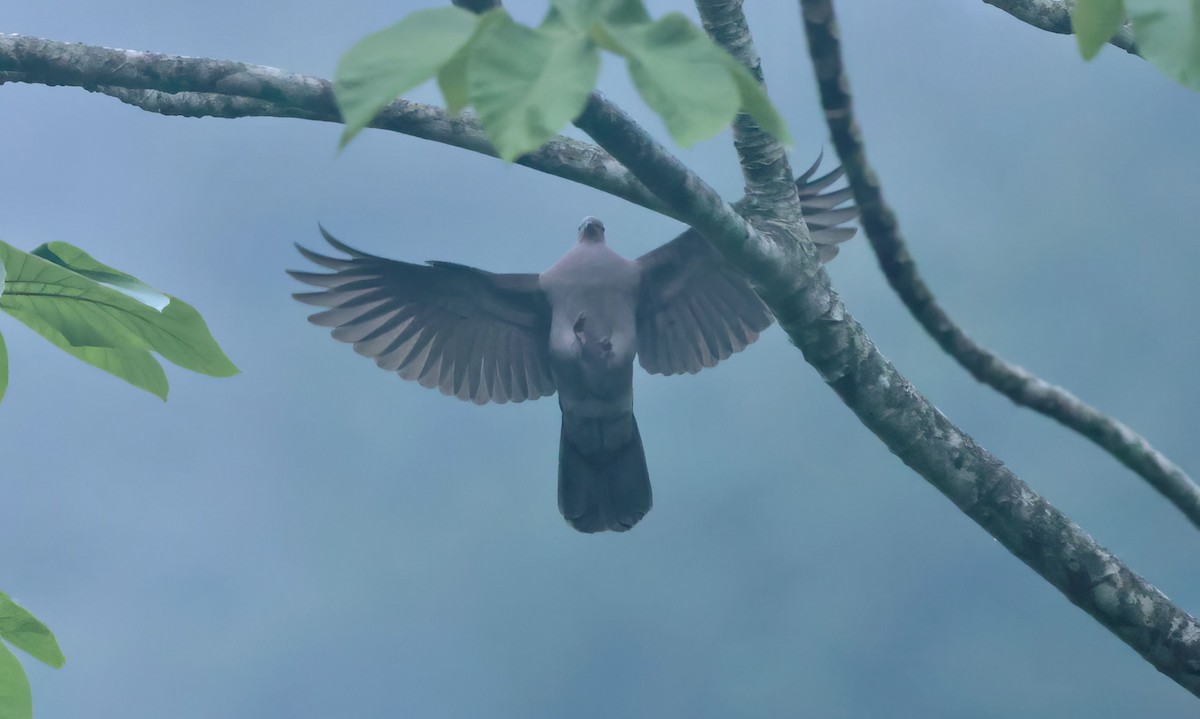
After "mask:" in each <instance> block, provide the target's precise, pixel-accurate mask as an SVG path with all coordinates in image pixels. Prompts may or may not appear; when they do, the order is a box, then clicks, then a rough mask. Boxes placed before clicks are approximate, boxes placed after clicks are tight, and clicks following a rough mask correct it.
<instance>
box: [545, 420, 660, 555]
mask: <svg viewBox="0 0 1200 719" xmlns="http://www.w3.org/2000/svg"><path fill="white" fill-rule="evenodd" d="M568 425H570V426H568ZM651 503H652V498H651V493H650V474H649V472H647V471H646V453H645V451H644V450H643V449H642V436H641V434H639V433H638V427H637V420H636V419H634V418H633V415H632V414H630V415H628V416H626V417H621V418H618V419H613V418H606V419H592V418H587V419H582V418H578V417H570V416H568V415H567V414H565V413H564V415H563V428H562V439H561V440H560V443H559V447H558V508H559V510H560V511H561V512H562V514H563V517H565V518H566V520H567V523H568V524H570V525H571V526H572V527H574V528H575V529H578V530H579V531H581V532H603V531H606V530H612V531H614V532H624V531H625V530H627V529H630V528H631V527H633V525H635V524H637V523H638V521H639V520H640V519H641V518H642V517H644V516H646V512H649V511H650V505H651Z"/></svg>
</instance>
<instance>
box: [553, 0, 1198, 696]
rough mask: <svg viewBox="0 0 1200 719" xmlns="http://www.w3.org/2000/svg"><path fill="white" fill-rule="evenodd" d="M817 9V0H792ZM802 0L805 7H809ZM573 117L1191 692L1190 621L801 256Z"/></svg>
mask: <svg viewBox="0 0 1200 719" xmlns="http://www.w3.org/2000/svg"><path fill="white" fill-rule="evenodd" d="M804 5H805V7H806V15H807V14H815V18H814V19H817V18H819V17H820V16H821V15H822V14H823V15H824V16H826V17H827V16H828V14H829V10H830V9H829V6H828V3H819V4H816V3H809V2H805V3H804ZM810 6H813V7H811V8H810ZM576 124H577V125H578V126H579V127H580V128H582V129H583V130H584V131H585V132H587V133H588V134H589V135H590V136H591V137H592V139H594V140H596V142H597V143H598V144H599V145H600V146H601V147H603V148H605V149H606V150H608V151H609V152H610V153H611V154H612V155H613V156H614V157H616V158H617V159H618V160H620V161H621V162H622V163H623V164H624V165H625V166H626V167H628V168H629V169H630V171H632V172H633V173H634V174H635V175H636V176H637V177H638V178H639V179H640V180H641V181H642V182H643V183H644V184H645V185H646V186H647V187H649V188H650V189H651V190H652V191H654V192H655V193H656V194H658V195H659V197H661V198H662V199H663V200H664V201H666V202H668V203H669V204H671V205H672V206H673V207H675V209H676V210H677V211H678V212H679V214H680V215H681V216H682V217H683V218H684V221H685V222H687V223H688V224H689V225H691V226H693V227H695V228H696V229H697V230H699V231H700V232H701V233H702V234H704V236H705V237H706V238H708V240H709V241H710V242H712V243H713V244H714V245H715V246H716V247H717V248H718V249H719V250H720V251H721V252H722V253H723V254H724V255H725V256H726V257H727V258H728V259H729V260H730V261H731V262H733V263H734V264H735V265H737V266H738V267H739V268H740V269H741V270H742V271H743V272H745V273H746V274H747V275H748V276H749V277H751V278H752V279H753V280H755V282H756V283H757V285H758V286H759V288H760V291H761V292H762V295H763V299H764V300H765V301H766V302H767V304H768V306H769V307H770V308H771V311H772V312H773V313H774V314H775V317H776V319H778V321H779V323H780V325H781V326H782V327H783V329H784V330H785V331H786V332H787V333H788V336H789V337H790V338H791V339H792V341H793V342H794V343H795V344H796V346H798V347H799V348H800V349H801V351H802V352H803V353H804V357H805V359H806V360H807V361H808V362H809V363H810V364H812V365H813V366H814V367H815V368H816V369H817V371H818V372H820V374H821V377H822V378H823V379H824V380H825V381H826V382H827V383H828V384H829V385H830V387H832V388H833V389H834V391H835V392H837V393H838V395H839V396H840V397H841V398H842V400H843V401H844V402H845V403H846V404H847V406H849V407H850V408H851V409H852V410H853V411H854V412H855V414H856V415H858V417H859V419H860V420H861V421H862V422H863V424H864V425H866V426H867V427H868V428H869V429H870V430H871V431H872V432H874V433H875V434H876V435H877V436H878V437H879V438H880V439H881V440H883V442H884V443H885V444H886V445H887V446H888V448H889V449H891V451H892V452H893V453H895V454H896V455H897V456H899V457H900V459H901V460H903V461H904V463H905V464H907V465H908V466H910V467H912V468H913V469H914V470H916V471H917V472H918V473H919V474H920V475H921V476H923V477H924V478H925V479H927V480H928V481H929V482H930V483H931V484H933V485H934V486H935V487H936V488H937V489H938V490H939V491H941V492H942V493H943V494H945V495H946V496H947V497H948V498H950V500H951V501H953V502H954V503H955V504H956V505H957V506H958V507H959V508H960V509H961V510H962V511H963V512H964V513H965V514H967V516H969V517H971V518H972V519H973V520H975V521H976V522H977V523H978V524H979V525H980V526H982V527H983V528H984V529H985V530H987V532H988V533H989V534H991V535H992V536H994V537H995V538H996V539H997V540H999V541H1000V542H1001V543H1002V544H1003V545H1004V546H1005V547H1007V548H1008V549H1009V551H1011V552H1012V553H1013V554H1015V555H1016V556H1017V557H1018V558H1020V559H1021V560H1022V561H1023V562H1025V563H1026V564H1027V565H1029V566H1030V567H1031V568H1033V569H1034V570H1035V571H1037V572H1038V573H1039V574H1040V575H1042V577H1044V578H1045V579H1046V580H1047V581H1049V582H1050V583H1051V584H1053V585H1054V586H1055V587H1056V588H1057V589H1058V590H1059V591H1061V592H1062V593H1063V594H1064V595H1066V596H1067V598H1068V599H1070V600H1071V601H1072V602H1074V603H1075V604H1076V605H1078V606H1079V607H1081V608H1083V609H1084V610H1085V611H1087V612H1088V613H1089V614H1091V615H1092V616H1093V617H1095V618H1096V619H1097V620H1099V621H1100V622H1101V624H1103V625H1104V626H1105V627H1107V628H1108V629H1109V630H1110V631H1112V632H1113V633H1114V634H1116V635H1117V636H1119V637H1120V638H1121V639H1122V640H1123V641H1125V642H1126V643H1127V644H1129V645H1130V646H1131V647H1133V648H1134V649H1135V650H1137V651H1138V652H1139V653H1141V654H1142V656H1144V657H1145V658H1146V659H1147V660H1149V661H1150V662H1151V663H1153V664H1154V666H1156V667H1158V668H1159V670H1160V671H1162V672H1164V673H1166V674H1167V675H1168V676H1170V677H1171V678H1173V679H1175V681H1177V682H1179V683H1180V684H1181V685H1183V686H1184V687H1185V688H1187V689H1188V690H1189V691H1191V692H1193V693H1196V694H1200V625H1198V624H1197V622H1196V620H1195V619H1193V618H1192V617H1191V616H1189V615H1188V614H1187V613H1186V612H1184V611H1182V610H1181V609H1179V608H1178V607H1176V606H1175V605H1174V604H1172V603H1171V601H1170V600H1169V599H1167V598H1166V597H1165V596H1164V595H1163V594H1162V592H1160V591H1158V590H1157V589H1155V588H1154V587H1153V586H1151V585H1150V584H1149V583H1147V582H1146V581H1145V580H1144V579H1142V578H1141V577H1139V576H1137V575H1136V574H1134V573H1133V572H1132V571H1130V570H1129V568H1128V567H1126V566H1125V565H1124V564H1122V563H1121V561H1120V560H1119V559H1117V558H1116V557H1115V556H1113V555H1112V554H1111V553H1110V552H1108V551H1107V550H1105V549H1104V548H1103V547H1101V546H1100V545H1098V544H1097V543H1096V541H1095V540H1094V539H1092V538H1091V537H1090V536H1088V535H1087V534H1086V533H1085V532H1084V531H1083V530H1081V529H1080V528H1079V527H1078V526H1076V525H1075V524H1074V523H1072V522H1071V521H1070V520H1069V519H1068V518H1067V517H1066V516H1064V515H1063V514H1062V513H1061V512H1059V511H1058V510H1057V509H1055V508H1054V507H1053V506H1052V505H1050V504H1049V503H1048V502H1047V501H1046V500H1045V499H1043V498H1042V497H1041V496H1039V495H1038V494H1037V493H1036V492H1034V491H1033V490H1032V489H1030V488H1029V486H1028V485H1026V484H1025V483H1024V482H1022V481H1021V480H1020V479H1018V478H1017V477H1016V476H1015V475H1014V474H1013V473H1012V472H1011V471H1009V470H1008V469H1007V468H1006V467H1004V465H1003V463H1002V462H1001V461H1000V460H998V459H997V458H995V457H994V456H992V455H991V454H989V453H988V452H986V451H985V450H984V449H982V448H981V447H979V446H978V445H976V444H975V442H974V441H973V440H972V439H971V438H970V437H969V436H967V435H966V434H964V433H963V432H962V431H961V430H959V429H958V428H957V427H955V426H954V425H953V424H951V423H950V421H949V420H948V419H946V417H945V416H943V415H942V414H941V413H940V412H938V411H937V409H935V408H934V407H933V405H931V404H930V403H929V402H928V401H927V400H926V399H925V398H924V397H922V396H921V395H920V393H918V392H917V390H916V388H914V387H913V386H912V385H911V384H909V382H908V380H906V379H905V378H904V377H903V376H902V375H901V374H900V373H899V372H897V371H896V369H895V367H893V366H892V365H891V364H890V363H888V361H887V360H886V359H884V358H883V356H882V355H881V354H880V353H879V351H878V350H877V349H876V348H875V346H874V345H873V344H872V343H871V340H870V338H868V337H867V335H866V333H865V332H864V331H863V329H862V327H861V326H860V325H859V324H858V323H857V322H855V321H854V320H853V318H851V317H850V315H849V313H848V312H847V311H846V308H845V307H844V306H843V305H842V302H841V299H840V298H839V297H838V296H837V294H836V293H835V292H834V291H833V289H832V288H831V287H830V284H829V277H828V275H827V274H826V273H825V271H824V270H822V269H820V267H819V266H818V267H817V268H816V270H815V272H813V268H812V263H811V258H810V257H808V256H807V255H806V253H802V252H797V251H796V250H795V248H794V247H791V246H790V244H791V243H787V244H784V245H779V244H776V243H775V242H773V241H771V240H770V239H769V238H767V237H764V236H763V235H762V234H760V233H759V232H758V231H757V230H756V229H755V228H752V227H749V226H747V224H746V223H745V222H744V221H743V220H742V218H741V217H739V216H738V215H737V213H736V212H734V211H733V209H732V208H731V207H729V206H728V205H726V204H725V203H723V202H721V201H720V198H719V197H718V196H717V194H716V192H715V191H713V190H712V188H710V187H708V186H707V185H706V184H705V183H704V181H703V180H701V179H700V178H699V177H697V176H696V175H695V174H694V173H692V172H691V171H690V170H688V169H687V168H686V167H684V166H683V165H682V164H681V163H680V162H679V161H678V160H677V159H676V158H674V157H672V156H671V155H670V153H668V152H667V151H666V150H665V149H663V148H662V147H661V146H659V145H658V144H657V143H655V142H654V140H653V139H652V138H650V137H649V135H647V134H646V133H645V131H644V130H642V129H641V128H640V127H638V126H637V124H636V123H634V122H633V121H632V120H631V119H629V117H628V116H626V115H624V114H623V113H622V112H620V110H618V109H616V108H614V107H612V106H611V105H609V104H608V103H605V102H604V101H602V100H601V99H600V98H598V97H596V96H593V97H592V98H591V99H590V100H589V102H588V104H587V106H586V108H585V109H584V112H583V114H582V115H580V117H579V118H578V119H577V120H576Z"/></svg>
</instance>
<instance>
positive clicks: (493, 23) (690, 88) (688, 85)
mask: <svg viewBox="0 0 1200 719" xmlns="http://www.w3.org/2000/svg"><path fill="white" fill-rule="evenodd" d="M602 50H604V51H608V52H610V53H612V54H614V55H616V56H618V57H620V58H622V59H623V60H624V61H625V63H626V66H627V67H628V69H629V74H630V76H631V77H632V79H633V83H634V85H635V87H636V88H637V90H638V92H639V93H640V94H641V96H642V98H643V99H644V100H645V101H646V104H647V105H649V106H650V108H651V109H652V110H654V112H656V113H658V115H659V116H661V117H662V119H663V122H664V123H665V124H666V127H667V130H668V132H670V134H671V136H672V138H674V139H675V141H676V142H678V143H679V144H681V145H684V146H687V145H691V144H693V143H695V142H698V141H700V140H703V139H706V138H709V137H712V136H713V135H715V134H717V133H718V132H720V131H721V130H722V129H724V128H725V127H727V126H728V125H729V123H730V122H732V121H733V118H734V116H735V115H736V114H737V113H738V111H739V110H741V111H743V112H745V113H747V114H749V115H750V116H751V117H753V118H754V120H755V121H756V122H758V124H759V125H760V126H762V127H763V129H765V130H767V131H768V132H770V133H771V134H772V135H774V136H775V137H776V138H779V139H780V140H782V141H784V142H788V141H789V140H788V137H787V129H786V127H785V125H784V122H783V119H782V117H780V115H779V113H778V111H776V110H775V108H774V106H772V105H771V101H770V99H769V98H768V97H767V94H766V92H765V91H764V90H763V88H762V86H761V85H760V84H759V83H758V81H757V80H756V79H755V78H754V76H753V75H751V74H750V72H749V71H748V70H747V69H746V68H745V67H743V66H742V65H741V63H739V62H738V61H737V60H735V59H734V58H733V57H732V56H730V55H729V54H728V53H727V52H725V51H724V50H723V49H722V48H720V47H719V46H717V45H716V44H715V43H713V41H712V40H711V39H710V38H709V37H708V35H707V34H705V33H704V31H703V30H701V29H700V28H698V27H696V25H695V24H693V23H692V21H691V20H689V19H688V18H687V17H686V16H684V15H681V14H679V13H668V14H666V15H664V16H662V17H661V18H659V19H658V20H652V19H651V18H650V15H649V14H648V13H647V12H646V8H645V7H644V6H643V5H642V1H641V0H551V7H550V9H549V12H548V13H547V14H546V16H545V18H544V19H543V20H542V22H541V24H540V25H538V26H537V27H528V26H526V25H523V24H521V23H519V22H517V21H516V20H514V19H513V18H512V17H511V16H509V15H508V13H507V12H506V11H505V10H504V9H503V8H495V9H492V10H489V11H488V12H486V13H483V14H482V15H474V14H472V13H470V12H467V11H465V10H462V9H460V8H457V7H439V8H432V9H428V10H420V11H417V12H414V13H412V14H410V15H408V16H407V17H405V18H404V19H403V20H401V21H400V22H398V23H396V24H395V25H392V26H391V27H388V28H385V29H383V30H380V31H379V32H376V33H374V34H372V35H368V36H367V37H366V38H364V39H363V40H361V41H360V42H358V43H357V44H355V45H354V46H353V47H352V48H350V50H349V51H347V52H346V54H345V55H344V56H343V57H342V59H341V62H340V63H339V64H338V68H337V73H336V75H335V79H334V84H333V90H334V97H335V99H336V100H337V103H338V108H339V110H340V111H341V113H342V116H343V119H344V120H345V123H346V129H345V131H344V132H343V134H342V139H341V144H342V145H343V146H344V145H345V144H346V143H347V142H349V141H350V140H351V139H352V138H353V137H354V136H355V135H356V134H358V132H360V131H361V130H362V129H363V128H365V127H366V126H367V125H369V124H370V123H371V121H372V120H373V119H374V118H375V117H376V115H378V114H379V113H380V112H381V111H382V110H383V109H384V108H385V107H386V106H387V105H388V103H390V102H391V101H392V100H394V99H396V98H397V97H398V96H400V95H401V94H403V93H405V92H407V91H409V90H411V89H412V88H414V87H416V86H418V85H420V84H422V83H424V82H426V81H427V80H430V79H432V78H435V77H436V78H437V82H438V86H439V87H440V89H441V91H442V96H443V97H444V98H445V100H446V105H447V108H448V109H449V110H450V111H451V112H454V113H458V112H461V111H462V110H463V109H464V108H466V107H467V106H471V107H473V108H474V109H475V112H476V114H477V116H478V118H479V123H480V125H481V126H482V127H483V130H484V132H485V133H486V134H487V136H488V139H489V140H491V142H492V144H493V145H494V146H495V147H496V150H497V152H498V153H499V155H500V157H502V158H503V159H505V160H508V161H511V160H514V159H516V158H517V157H520V156H521V155H523V154H525V153H527V152H530V151H532V150H535V149H537V148H538V147H540V146H541V145H542V144H544V143H545V142H546V141H547V140H549V139H550V138H552V137H553V136H554V135H555V133H557V132H558V131H559V130H560V129H562V127H563V126H565V125H566V124H568V123H569V122H571V121H572V120H573V119H575V118H576V117H578V115H579V113H580V112H582V110H583V107H584V104H585V103H586V102H587V98H588V95H589V94H590V93H591V92H592V90H593V89H594V88H595V85H596V79H597V77H598V75H599V72H600V53H601V51H602Z"/></svg>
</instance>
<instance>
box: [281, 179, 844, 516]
mask: <svg viewBox="0 0 1200 719" xmlns="http://www.w3.org/2000/svg"><path fill="white" fill-rule="evenodd" d="M820 162H821V158H820V157H818V158H817V161H816V162H815V163H814V164H813V165H812V167H810V168H809V169H808V171H807V172H805V173H803V174H802V175H801V176H800V177H799V178H797V181H796V184H797V187H798V188H799V190H800V197H801V207H802V209H803V212H804V216H805V218H806V220H807V222H808V226H809V230H810V234H811V237H812V239H813V242H814V244H815V246H816V248H817V252H818V256H819V258H820V259H821V261H822V262H826V261H828V260H830V259H833V257H834V256H836V254H837V252H838V247H837V245H838V243H840V242H843V241H845V240H847V239H849V238H850V237H852V236H853V235H854V234H855V232H856V229H855V228H852V227H843V226H841V225H842V224H843V223H844V222H846V221H848V220H850V219H852V218H853V217H855V216H856V215H857V208H856V207H854V206H852V205H851V206H848V207H838V205H841V204H843V203H845V202H847V201H848V200H849V199H851V193H850V190H849V188H843V189H840V190H832V191H828V192H823V191H824V190H826V188H828V187H829V186H830V185H831V184H833V183H834V182H835V181H836V180H837V179H838V178H839V177H841V174H842V170H841V168H840V167H839V168H835V169H834V170H833V171H831V172H829V173H826V174H825V175H823V176H820V177H816V178H813V174H814V173H815V171H816V169H817V167H818V165H819V164H820ZM320 232H321V234H322V236H323V237H324V239H325V241H326V242H327V243H328V244H329V245H330V246H331V247H333V248H334V249H335V250H337V251H339V252H340V253H341V254H342V255H344V257H334V256H329V255H324V254H320V253H317V252H314V251H312V250H309V249H307V248H305V247H303V246H301V245H299V244H297V245H296V248H297V249H298V250H299V252H300V253H301V254H302V255H303V256H304V257H305V258H307V259H308V260H310V261H311V262H313V263H315V264H316V265H319V266H320V267H323V268H325V269H328V270H332V272H310V271H300V270H288V273H289V274H290V275H291V276H292V277H294V278H295V279H297V280H300V281H301V282H304V283H306V284H309V285H312V286H315V287H317V288H319V289H318V290H316V291H308V292H298V293H295V294H294V295H293V296H294V297H295V298H296V299H297V300H299V301H301V302H304V303H307V304H310V305H316V306H319V307H322V308H324V309H323V310H322V311H320V312H317V313H315V314H313V315H311V316H310V317H309V321H311V322H312V323H314V324H316V325H320V326H324V327H330V328H332V330H331V334H332V336H333V337H334V339H337V340H339V341H342V342H347V343H350V344H351V345H353V348H354V351H355V352H357V353H358V354H360V355H364V356H367V357H370V358H373V359H374V360H375V363H376V364H377V365H378V366H379V367H381V368H382V369H385V370H387V371H389V372H395V373H396V374H398V375H399V376H400V377H401V378H403V379H405V380H411V381H416V382H418V383H420V384H421V385H422V386H425V387H429V388H434V387H436V388H438V389H439V390H441V392H442V393H443V394H447V395H452V396H454V397H457V398H459V399H461V400H467V401H471V402H475V403H477V404H485V403H488V402H496V403H505V402H522V401H525V400H535V399H538V398H540V397H547V396H550V395H553V394H555V393H557V394H558V403H559V407H560V409H561V411H562V425H561V432H560V436H559V460H558V507H559V511H560V512H561V513H562V515H563V517H564V518H565V519H566V521H567V523H568V524H569V525H570V526H571V527H573V528H574V529H576V530H578V531H580V532H587V533H594V532H603V531H615V532H624V531H626V530H628V529H631V528H632V527H633V526H634V525H636V524H637V523H638V522H639V521H640V520H641V519H642V518H643V517H644V516H645V515H646V513H647V512H649V511H650V508H651V506H652V504H653V496H652V491H651V488H650V475H649V472H648V470H647V466H646V454H645V450H644V448H643V446H642V438H641V434H640V432H639V431H638V425H637V420H636V419H635V418H634V414H633V365H634V360H635V358H636V359H637V361H638V362H639V363H640V364H641V367H642V369H644V370H645V371H646V372H649V373H651V374H660V375H675V374H684V373H688V374H695V373H696V372H699V371H700V370H702V369H704V368H706V367H712V366H714V365H716V364H717V363H718V362H721V361H722V360H725V359H728V358H729V357H730V356H732V355H733V354H734V353H736V352H740V351H741V350H743V349H745V348H746V347H747V346H748V345H750V344H751V343H752V342H754V341H755V340H756V339H758V336H759V333H761V332H762V331H764V330H765V329H766V328H767V327H769V326H770V324H771V323H772V322H773V321H774V318H773V316H772V315H771V312H770V310H769V309H768V308H767V306H766V305H765V304H764V303H763V301H762V300H761V299H760V298H759V296H758V295H757V294H756V293H755V292H754V289H753V287H752V286H751V284H750V282H749V281H748V280H747V279H746V277H745V276H744V275H743V274H742V273H741V272H740V271H739V270H738V269H736V268H735V267H733V265H731V264H730V263H729V262H727V261H726V260H725V258H724V257H723V256H722V255H721V254H720V253H719V252H718V251H717V250H716V249H715V248H714V247H713V246H712V245H711V244H709V243H708V241H707V240H705V239H704V238H703V237H702V236H701V235H700V234H699V233H698V232H697V231H695V230H694V229H690V228H689V229H688V230H687V231H685V232H684V233H683V234H681V235H679V236H678V237H676V238H675V239H673V240H671V241H670V242H667V243H666V244H663V245H662V246H660V247H658V248H657V249H654V250H652V251H650V252H648V253H646V254H644V255H642V256H641V257H638V258H637V259H635V260H628V259H625V258H624V257H622V256H620V255H619V254H617V253H616V252H614V251H613V250H612V249H611V248H609V246H608V244H607V242H606V237H605V227H604V223H603V222H602V221H600V220H599V219H597V218H595V217H586V218H584V220H583V221H582V223H581V224H580V225H579V233H578V238H577V242H576V244H575V245H574V246H573V247H572V248H571V249H570V250H569V251H568V252H567V253H566V254H565V255H563V257H562V258H561V259H560V260H559V261H558V262H556V263H554V265H553V266H551V267H550V268H549V269H547V270H546V271H545V272H542V273H540V274H536V273H526V274H498V273H492V272H487V271H485V270H481V269H476V268H474V267H469V266H466V265H461V264H456V263H452V262H440V261H429V262H426V263H425V264H424V265H418V264H410V263H407V262H401V261H397V260H390V259H385V258H382V257H376V256H374V255H371V254H368V253H366V252H362V251H360V250H357V249H355V248H353V247H351V246H349V245H347V244H344V243H342V242H340V241H339V240H337V239H336V238H335V237H333V236H332V235H331V234H330V233H329V232H327V231H326V230H325V228H324V227H320Z"/></svg>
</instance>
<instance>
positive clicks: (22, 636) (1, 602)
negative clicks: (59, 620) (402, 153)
mask: <svg viewBox="0 0 1200 719" xmlns="http://www.w3.org/2000/svg"><path fill="white" fill-rule="evenodd" d="M0 639H3V640H4V641H6V642H8V643H9V644H12V645H13V646H14V647H16V648H18V649H21V650H24V651H26V652H28V653H29V656H31V657H33V658H34V659H37V660H39V661H42V662H45V663H46V664H49V665H50V666H52V667H54V668H55V669H58V668H59V667H61V666H62V665H63V662H65V661H66V659H65V658H64V657H63V654H62V650H60V649H59V648H58V640H56V639H55V638H54V635H53V634H52V633H51V632H50V630H49V629H48V628H46V625H45V624H42V623H41V622H40V621H38V618H37V617H35V616H33V615H32V614H30V613H29V610H27V609H25V608H24V607H22V606H21V605H20V604H17V603H16V602H14V601H13V600H12V598H11V597H9V596H8V595H7V594H5V593H4V592H0Z"/></svg>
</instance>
